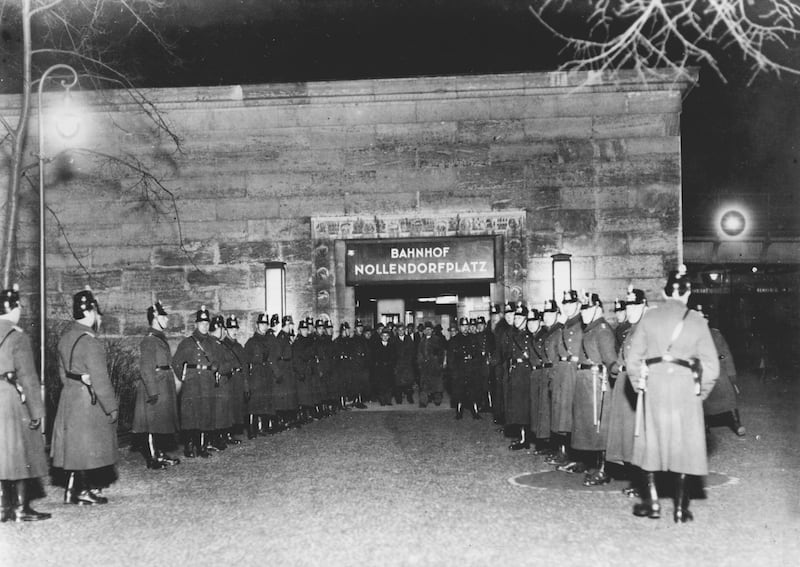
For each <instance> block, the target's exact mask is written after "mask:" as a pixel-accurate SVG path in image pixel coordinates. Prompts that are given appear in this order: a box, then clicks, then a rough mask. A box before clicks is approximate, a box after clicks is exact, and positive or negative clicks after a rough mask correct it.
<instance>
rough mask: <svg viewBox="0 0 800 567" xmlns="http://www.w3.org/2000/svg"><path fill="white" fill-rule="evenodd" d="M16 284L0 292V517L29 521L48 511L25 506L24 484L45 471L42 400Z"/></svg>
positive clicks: (26, 489)
mask: <svg viewBox="0 0 800 567" xmlns="http://www.w3.org/2000/svg"><path fill="white" fill-rule="evenodd" d="M21 310H22V309H21V306H20V301H19V288H18V287H17V285H16V284H14V286H13V287H12V288H11V289H6V290H3V291H2V292H0V501H1V502H2V509H0V522H7V521H16V522H34V521H38V520H46V519H48V518H49V517H50V514H47V513H45V512H37V511H36V510H34V509H33V508H31V506H30V497H29V492H30V491H29V489H30V486H29V484H30V483H31V482H34V480H33V479H38V478H40V477H43V476H46V475H47V472H48V467H47V456H46V454H45V449H44V438H43V437H42V433H41V430H40V429H39V428H40V426H41V424H42V419H43V418H44V404H43V403H42V396H41V394H40V392H39V376H37V374H36V367H35V366H34V362H33V351H32V350H31V341H30V339H29V338H28V336H27V335H26V334H25V333H24V331H23V330H22V329H20V328H19V327H18V326H17V324H18V323H19V317H20V314H21Z"/></svg>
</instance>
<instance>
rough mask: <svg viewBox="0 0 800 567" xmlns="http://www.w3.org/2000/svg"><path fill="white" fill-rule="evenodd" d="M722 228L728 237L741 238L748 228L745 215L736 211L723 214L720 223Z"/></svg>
mask: <svg viewBox="0 0 800 567" xmlns="http://www.w3.org/2000/svg"><path fill="white" fill-rule="evenodd" d="M719 225H720V228H722V232H724V233H725V234H727V235H728V236H739V235H740V234H742V233H743V232H744V229H745V228H746V226H747V221H746V220H745V218H744V215H743V214H742V213H740V212H739V211H736V210H730V211H727V212H725V213H723V215H722V218H721V219H720V221H719Z"/></svg>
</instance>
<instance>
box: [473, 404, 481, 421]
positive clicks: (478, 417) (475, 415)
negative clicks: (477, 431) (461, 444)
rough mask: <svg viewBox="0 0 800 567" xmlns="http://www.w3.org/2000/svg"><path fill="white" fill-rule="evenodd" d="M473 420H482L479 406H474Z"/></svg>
mask: <svg viewBox="0 0 800 567" xmlns="http://www.w3.org/2000/svg"><path fill="white" fill-rule="evenodd" d="M472 419H481V413H480V412H479V411H478V404H472Z"/></svg>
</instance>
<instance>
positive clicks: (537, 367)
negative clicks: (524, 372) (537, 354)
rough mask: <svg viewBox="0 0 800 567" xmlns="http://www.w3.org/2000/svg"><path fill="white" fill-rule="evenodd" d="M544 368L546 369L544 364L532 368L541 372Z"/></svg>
mask: <svg viewBox="0 0 800 567" xmlns="http://www.w3.org/2000/svg"><path fill="white" fill-rule="evenodd" d="M542 368H544V364H534V365H533V366H531V369H532V370H541V369H542Z"/></svg>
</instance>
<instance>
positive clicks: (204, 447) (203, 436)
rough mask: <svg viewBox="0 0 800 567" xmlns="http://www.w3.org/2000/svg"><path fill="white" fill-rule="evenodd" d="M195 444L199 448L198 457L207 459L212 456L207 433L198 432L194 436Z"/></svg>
mask: <svg viewBox="0 0 800 567" xmlns="http://www.w3.org/2000/svg"><path fill="white" fill-rule="evenodd" d="M194 444H195V447H197V456H198V457H202V458H203V459H207V458H209V457H210V456H211V453H209V452H208V446H209V443H208V434H207V433H206V432H205V431H197V432H195V434H194Z"/></svg>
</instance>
